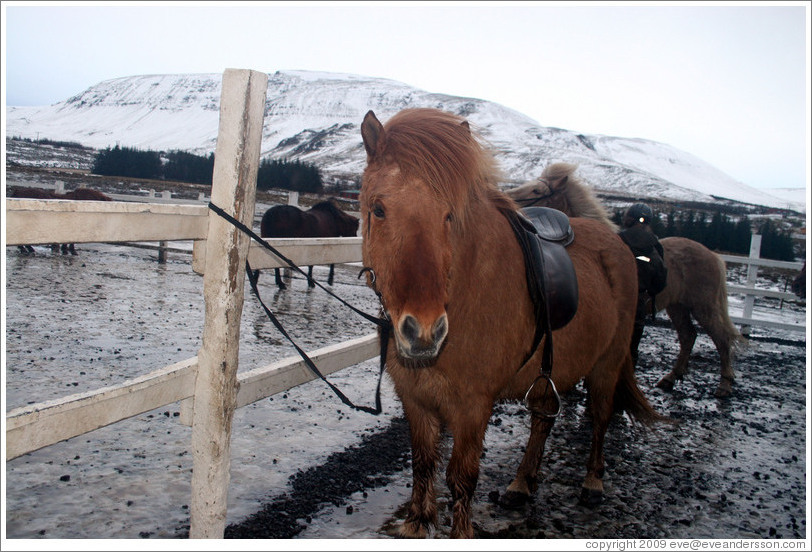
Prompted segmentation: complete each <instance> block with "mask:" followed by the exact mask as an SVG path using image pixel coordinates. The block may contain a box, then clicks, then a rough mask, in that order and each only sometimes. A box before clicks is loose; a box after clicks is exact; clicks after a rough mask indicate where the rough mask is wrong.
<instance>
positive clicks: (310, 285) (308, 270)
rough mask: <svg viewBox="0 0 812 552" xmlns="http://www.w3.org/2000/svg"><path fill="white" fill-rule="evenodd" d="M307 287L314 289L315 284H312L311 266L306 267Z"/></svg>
mask: <svg viewBox="0 0 812 552" xmlns="http://www.w3.org/2000/svg"><path fill="white" fill-rule="evenodd" d="M307 285H308V286H309V287H312V288H314V287H316V284H315V282H313V265H310V266H309V267H307Z"/></svg>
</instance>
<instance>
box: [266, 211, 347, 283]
mask: <svg viewBox="0 0 812 552" xmlns="http://www.w3.org/2000/svg"><path fill="white" fill-rule="evenodd" d="M358 223H359V220H358V219H357V218H355V217H354V216H352V215H348V214H347V213H345V212H344V211H342V210H341V209H339V208H338V207H337V206H336V204H335V203H334V202H333V201H330V200H328V201H322V202H320V203H316V204H315V205H313V207H311V208H310V209H308V210H307V211H303V210H302V209H300V208H298V207H295V206H293V205H275V206H274V207H271V208H270V209H268V210H267V211H265V214H263V215H262V222H261V223H260V235H261V236H262V237H263V238H339V237H352V236H355V235H357V234H358ZM274 273H275V277H276V285H278V286H279V288H280V289H285V287H286V286H285V284H284V283H283V282H282V278H281V276H280V273H279V269H278V268H276V269H274ZM334 273H335V266H334V265H330V275H329V277H328V279H327V283H329V284H330V285H333V276H334ZM307 276H308V285H309V286H310V287H315V284H314V283H313V267H312V266H310V267H308V271H307Z"/></svg>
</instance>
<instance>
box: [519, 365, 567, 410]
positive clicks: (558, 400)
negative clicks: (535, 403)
mask: <svg viewBox="0 0 812 552" xmlns="http://www.w3.org/2000/svg"><path fill="white" fill-rule="evenodd" d="M540 379H546V380H547V389H549V388H550V387H552V388H553V397H555V402H556V404H558V408H557V409H556V411H555V412H553V413H548V412H541V411H539V410H535V409H533V408H532V407H531V406H530V403H529V402H528V397H529V396H530V392H531V391H532V390H533V388H534V387H535V386H536V383H538V381H539V380H540ZM544 394H545V395H546V394H547V390H546V389H545V391H544ZM524 405H525V407H527V409H528V410H529V411H530V413H531V414H532V415H534V416H540V417H542V418H558V416H559V414H561V397H560V396H559V395H558V390H557V389H556V388H555V383H553V379H552V378H551V377H550V376H548V375H546V374H541V375H539V376H536V379H534V380H533V384H532V385H531V386H530V389H528V390H527V393H525V394H524Z"/></svg>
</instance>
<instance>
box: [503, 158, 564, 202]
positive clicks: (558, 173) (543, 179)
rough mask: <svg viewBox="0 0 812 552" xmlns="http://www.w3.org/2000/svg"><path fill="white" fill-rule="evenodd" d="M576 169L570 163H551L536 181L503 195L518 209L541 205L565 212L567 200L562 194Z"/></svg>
mask: <svg viewBox="0 0 812 552" xmlns="http://www.w3.org/2000/svg"><path fill="white" fill-rule="evenodd" d="M576 168H577V166H576V165H573V164H571V163H553V164H551V165H548V166H547V167H546V168H545V169H544V171H542V173H541V176H540V177H538V178H537V179H536V180H532V181H530V182H527V183H525V184H522V185H521V186H519V187H518V188H513V189H512V190H507V191H506V192H505V193H506V194H507V195H508V196H509V197H511V198H512V199H513V201H515V202H516V203H518V204H519V206H520V207H532V206H534V205H541V206H544V207H551V208H553V209H558V210H559V211H564V212H567V211H566V207H567V198H566V194H565V193H564V192H566V189H567V182H568V181H569V179H570V176H571V175H572V173H573V172H574V171H575V169H576Z"/></svg>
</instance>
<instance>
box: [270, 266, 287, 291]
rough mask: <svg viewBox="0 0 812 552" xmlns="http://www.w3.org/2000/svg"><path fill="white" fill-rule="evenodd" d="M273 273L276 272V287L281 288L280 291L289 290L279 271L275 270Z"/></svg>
mask: <svg viewBox="0 0 812 552" xmlns="http://www.w3.org/2000/svg"><path fill="white" fill-rule="evenodd" d="M273 271H274V281H275V282H276V285H277V286H279V289H285V288H287V286H286V285H285V282H283V281H282V276H281V275H280V274H279V269H278V268H274V269H273Z"/></svg>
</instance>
